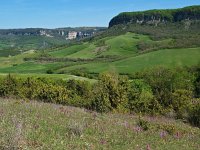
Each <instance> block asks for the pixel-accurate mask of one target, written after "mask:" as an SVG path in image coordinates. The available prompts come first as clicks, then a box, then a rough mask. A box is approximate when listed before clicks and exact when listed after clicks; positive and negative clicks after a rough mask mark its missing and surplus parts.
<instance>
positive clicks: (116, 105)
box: [93, 72, 129, 112]
mask: <svg viewBox="0 0 200 150" xmlns="http://www.w3.org/2000/svg"><path fill="white" fill-rule="evenodd" d="M95 87H96V88H95V90H94V100H93V107H94V109H96V110H97V111H100V112H105V111H110V110H117V109H122V108H123V107H126V105H127V104H128V90H129V82H128V78H126V77H120V76H119V75H118V74H116V73H113V72H110V73H103V74H101V75H100V76H99V82H98V83H97V84H96V85H95Z"/></svg>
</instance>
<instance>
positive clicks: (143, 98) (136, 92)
mask: <svg viewBox="0 0 200 150" xmlns="http://www.w3.org/2000/svg"><path fill="white" fill-rule="evenodd" d="M129 109H130V110H131V111H134V112H142V113H156V112H159V111H160V108H159V103H158V102H157V100H156V99H155V98H154V95H153V93H152V90H151V87H150V86H149V85H147V84H146V83H145V82H144V81H142V80H133V81H132V83H131V88H130V91H129Z"/></svg>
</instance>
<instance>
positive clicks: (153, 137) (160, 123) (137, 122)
mask: <svg viewBox="0 0 200 150" xmlns="http://www.w3.org/2000/svg"><path fill="white" fill-rule="evenodd" d="M0 117H1V120H2V121H1V122H0V145H1V146H0V148H1V149H69V150H70V149H77V150H79V149H80V150H81V149H91V150H93V149H113V150H116V149H119V150H120V149H147V150H149V149H155V150H160V149H163V150H169V149H181V150H198V149H199V148H200V132H199V128H195V127H191V126H190V125H188V124H185V123H183V122H182V121H179V120H174V119H169V118H166V117H161V116H154V117H152V116H140V115H134V114H118V113H115V114H112V113H108V114H99V113H96V112H93V111H88V110H86V109H81V108H75V107H70V106H62V105H55V104H47V103H41V102H36V101H22V100H15V99H0Z"/></svg>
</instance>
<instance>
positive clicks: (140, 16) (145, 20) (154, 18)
mask: <svg viewBox="0 0 200 150" xmlns="http://www.w3.org/2000/svg"><path fill="white" fill-rule="evenodd" d="M188 20H200V6H190V7H185V8H181V9H166V10H148V11H140V12H124V13H121V14H119V15H117V16H116V17H114V18H113V19H112V20H111V21H110V23H109V27H112V26H114V25H118V24H129V23H133V24H134V23H135V24H150V25H155V26H157V25H158V24H159V23H167V22H180V21H188Z"/></svg>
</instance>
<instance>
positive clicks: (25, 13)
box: [0, 0, 200, 29]
mask: <svg viewBox="0 0 200 150" xmlns="http://www.w3.org/2000/svg"><path fill="white" fill-rule="evenodd" d="M190 5H200V0H0V28H1V29H10V28H36V27H41V28H59V27H80V26H81V27H83V26H104V27H107V26H108V23H109V21H110V19H112V18H113V17H114V16H116V15H118V14H119V13H121V12H127V11H142V10H149V9H166V8H181V7H185V6H190Z"/></svg>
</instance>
